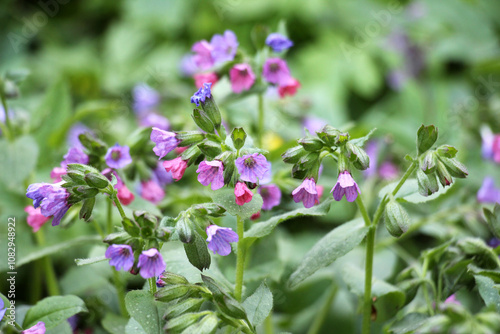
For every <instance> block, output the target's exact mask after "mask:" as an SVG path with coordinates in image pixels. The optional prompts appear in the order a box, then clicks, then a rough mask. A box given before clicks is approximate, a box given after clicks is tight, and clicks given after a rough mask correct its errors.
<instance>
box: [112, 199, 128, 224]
mask: <svg viewBox="0 0 500 334" xmlns="http://www.w3.org/2000/svg"><path fill="white" fill-rule="evenodd" d="M113 202H115V205H116V208H117V209H118V211H119V212H120V216H121V217H122V219H125V218H127V216H126V215H125V211H123V206H122V204H121V203H120V200H119V199H118V197H116V194H114V195H113Z"/></svg>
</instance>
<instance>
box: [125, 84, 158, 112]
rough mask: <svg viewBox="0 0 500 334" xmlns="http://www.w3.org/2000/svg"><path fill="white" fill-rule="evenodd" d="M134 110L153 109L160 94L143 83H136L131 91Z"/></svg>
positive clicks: (145, 110)
mask: <svg viewBox="0 0 500 334" xmlns="http://www.w3.org/2000/svg"><path fill="white" fill-rule="evenodd" d="M132 98H133V100H134V110H135V112H136V113H144V112H148V111H151V110H152V109H155V108H156V107H157V106H158V104H159V103H160V99H161V96H160V94H159V93H158V92H157V91H156V90H154V89H153V88H151V87H150V86H148V85H147V84H145V83H141V84H138V85H136V86H135V87H134V89H133V91H132Z"/></svg>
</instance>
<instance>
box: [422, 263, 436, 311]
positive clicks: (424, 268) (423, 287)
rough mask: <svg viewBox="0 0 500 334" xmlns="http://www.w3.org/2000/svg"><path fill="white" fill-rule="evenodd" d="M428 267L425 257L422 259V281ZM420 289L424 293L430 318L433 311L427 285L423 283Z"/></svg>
mask: <svg viewBox="0 0 500 334" xmlns="http://www.w3.org/2000/svg"><path fill="white" fill-rule="evenodd" d="M428 267H429V258H428V257H426V258H424V264H423V266H422V279H423V280H425V277H426V276H427V269H428ZM422 289H423V292H424V298H425V301H426V303H427V309H428V310H429V314H430V315H431V316H432V315H434V309H433V308H432V303H431V300H430V298H429V291H428V289H427V284H425V283H424V284H423V285H422Z"/></svg>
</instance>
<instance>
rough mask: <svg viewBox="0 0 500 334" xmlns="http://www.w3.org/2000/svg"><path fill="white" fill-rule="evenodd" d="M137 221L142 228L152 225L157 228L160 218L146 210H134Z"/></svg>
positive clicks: (151, 226)
mask: <svg viewBox="0 0 500 334" xmlns="http://www.w3.org/2000/svg"><path fill="white" fill-rule="evenodd" d="M133 215H134V219H135V221H136V222H137V223H138V224H139V226H140V227H141V228H143V227H150V228H152V229H155V228H156V226H157V225H158V219H156V217H155V216H154V215H152V214H150V213H149V212H146V211H139V210H137V211H134V213H133Z"/></svg>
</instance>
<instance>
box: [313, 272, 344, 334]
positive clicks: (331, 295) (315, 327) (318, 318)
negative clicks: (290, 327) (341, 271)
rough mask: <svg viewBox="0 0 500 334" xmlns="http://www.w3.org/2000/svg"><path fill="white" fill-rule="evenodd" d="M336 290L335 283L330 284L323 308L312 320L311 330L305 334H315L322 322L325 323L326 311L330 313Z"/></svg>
mask: <svg viewBox="0 0 500 334" xmlns="http://www.w3.org/2000/svg"><path fill="white" fill-rule="evenodd" d="M337 290H338V288H337V283H336V282H335V281H334V282H333V283H332V286H331V288H330V293H329V294H328V296H326V299H325V302H324V304H323V307H322V308H321V310H320V311H319V312H318V314H317V315H316V318H314V322H313V323H312V325H311V328H309V331H308V332H307V334H316V333H318V332H319V331H320V329H321V326H322V325H323V322H324V321H325V318H326V316H327V315H328V311H330V308H331V306H332V302H333V298H335V295H336V294H337Z"/></svg>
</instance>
